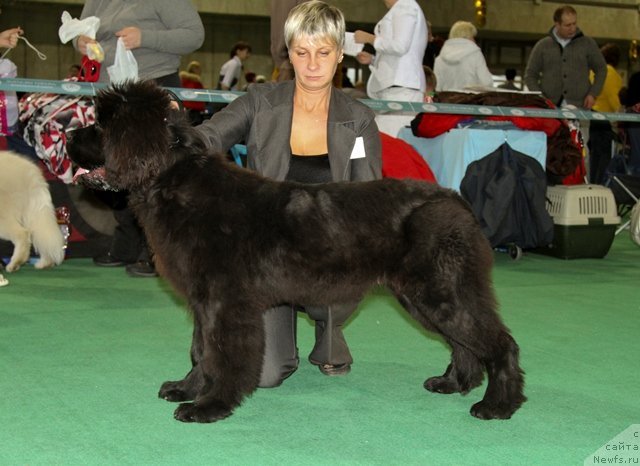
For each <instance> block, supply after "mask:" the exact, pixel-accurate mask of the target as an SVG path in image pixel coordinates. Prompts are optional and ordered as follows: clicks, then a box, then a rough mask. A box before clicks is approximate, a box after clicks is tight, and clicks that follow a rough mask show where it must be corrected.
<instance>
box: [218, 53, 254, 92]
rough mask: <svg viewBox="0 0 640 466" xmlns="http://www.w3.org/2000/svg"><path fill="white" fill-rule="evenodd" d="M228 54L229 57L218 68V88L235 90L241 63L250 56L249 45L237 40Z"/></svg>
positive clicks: (240, 72) (240, 73) (240, 74)
mask: <svg viewBox="0 0 640 466" xmlns="http://www.w3.org/2000/svg"><path fill="white" fill-rule="evenodd" d="M229 56H230V57H231V59H230V60H228V61H227V62H226V63H225V64H224V65H222V67H221V68H220V78H219V80H218V89H220V90H223V91H228V90H233V91H237V90H238V83H239V81H240V76H242V63H243V62H244V61H246V60H247V58H249V56H251V46H250V45H249V44H247V43H246V42H237V43H236V44H235V45H234V46H233V48H232V49H231V52H230V53H229Z"/></svg>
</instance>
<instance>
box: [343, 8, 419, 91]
mask: <svg viewBox="0 0 640 466" xmlns="http://www.w3.org/2000/svg"><path fill="white" fill-rule="evenodd" d="M384 3H385V5H386V6H387V8H389V11H387V14H386V15H384V16H383V17H382V19H381V20H380V21H379V22H378V24H376V27H375V34H370V33H368V32H365V31H356V32H355V35H354V39H355V41H356V42H358V43H361V44H371V45H373V47H374V48H375V55H373V54H370V53H367V52H361V53H360V54H358V57H357V59H358V61H359V62H360V63H361V64H363V65H371V66H370V69H371V76H370V77H369V80H368V81H367V95H368V96H369V97H370V98H372V99H380V100H404V101H416V102H422V101H423V99H424V92H425V88H426V84H425V76H424V70H423V68H422V58H423V57H424V51H425V49H426V48H427V21H426V19H425V17H424V13H423V12H422V9H421V8H420V5H418V3H417V2H416V0H384Z"/></svg>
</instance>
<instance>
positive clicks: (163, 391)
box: [158, 380, 195, 402]
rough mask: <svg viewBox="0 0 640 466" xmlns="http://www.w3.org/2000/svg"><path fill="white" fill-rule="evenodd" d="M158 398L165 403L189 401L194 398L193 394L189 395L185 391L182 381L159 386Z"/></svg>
mask: <svg viewBox="0 0 640 466" xmlns="http://www.w3.org/2000/svg"><path fill="white" fill-rule="evenodd" d="M158 397H160V398H162V399H163V400H167V401H174V402H175V401H190V400H193V399H194V398H195V394H191V393H189V392H188V390H186V389H185V386H184V380H180V381H179V382H165V383H163V384H162V385H161V386H160V391H159V392H158Z"/></svg>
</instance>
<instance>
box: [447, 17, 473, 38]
mask: <svg viewBox="0 0 640 466" xmlns="http://www.w3.org/2000/svg"><path fill="white" fill-rule="evenodd" d="M476 35H478V30H477V29H476V27H475V26H474V25H473V24H471V23H470V22H469V21H456V22H455V23H453V26H451V30H450V31H449V39H458V38H461V39H472V40H473V38H475V37H476Z"/></svg>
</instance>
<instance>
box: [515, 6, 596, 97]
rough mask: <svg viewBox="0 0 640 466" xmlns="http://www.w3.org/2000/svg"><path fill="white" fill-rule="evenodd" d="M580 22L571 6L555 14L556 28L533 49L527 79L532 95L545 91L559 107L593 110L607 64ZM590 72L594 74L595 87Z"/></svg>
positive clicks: (563, 7) (526, 71)
mask: <svg viewBox="0 0 640 466" xmlns="http://www.w3.org/2000/svg"><path fill="white" fill-rule="evenodd" d="M577 20H578V14H577V12H576V10H575V9H574V8H573V7H571V6H568V5H565V6H562V7H560V8H558V9H557V10H556V11H555V13H554V15H553V21H554V23H555V24H554V26H553V28H551V31H549V34H548V35H547V36H546V37H544V38H542V39H540V40H539V41H538V42H537V43H536V45H535V46H534V47H533V50H532V51H531V55H530V56H529V61H528V63H527V68H526V70H525V76H524V79H525V83H526V85H527V87H528V88H529V90H530V91H541V92H542V94H543V95H544V96H545V97H546V98H548V99H549V100H551V101H552V102H553V103H554V104H556V105H559V106H560V105H566V104H569V105H575V106H576V107H582V108H584V109H587V110H590V109H591V107H592V106H593V104H594V103H595V100H596V96H597V95H598V94H600V91H601V90H602V86H603V84H604V80H605V78H606V76H607V64H606V62H605V60H604V57H603V56H602V53H601V52H600V49H599V48H598V45H597V44H596V41H595V40H593V39H592V38H590V37H587V36H585V35H584V34H583V33H582V31H580V29H579V28H578V25H577ZM589 71H593V72H594V75H595V77H594V80H593V83H591V81H590V80H589Z"/></svg>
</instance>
